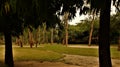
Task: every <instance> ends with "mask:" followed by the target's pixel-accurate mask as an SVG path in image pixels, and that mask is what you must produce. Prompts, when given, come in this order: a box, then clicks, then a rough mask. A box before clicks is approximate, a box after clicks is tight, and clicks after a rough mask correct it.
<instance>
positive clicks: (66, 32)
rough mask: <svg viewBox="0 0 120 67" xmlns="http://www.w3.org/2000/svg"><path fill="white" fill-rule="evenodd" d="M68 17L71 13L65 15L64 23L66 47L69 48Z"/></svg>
mask: <svg viewBox="0 0 120 67" xmlns="http://www.w3.org/2000/svg"><path fill="white" fill-rule="evenodd" d="M68 16H69V13H68V12H65V13H64V23H65V45H66V46H68Z"/></svg>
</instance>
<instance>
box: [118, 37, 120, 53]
mask: <svg viewBox="0 0 120 67" xmlns="http://www.w3.org/2000/svg"><path fill="white" fill-rule="evenodd" d="M118 51H120V35H119V38H118Z"/></svg>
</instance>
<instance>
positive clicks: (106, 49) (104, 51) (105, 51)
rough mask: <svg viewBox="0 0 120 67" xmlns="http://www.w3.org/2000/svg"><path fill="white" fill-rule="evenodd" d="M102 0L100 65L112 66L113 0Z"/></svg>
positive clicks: (101, 66) (103, 66)
mask: <svg viewBox="0 0 120 67" xmlns="http://www.w3.org/2000/svg"><path fill="white" fill-rule="evenodd" d="M102 2H103V4H102V7H101V11H100V28H99V65H100V66H99V67H112V63H111V56H110V34H109V33H110V9H111V0H104V1H102Z"/></svg>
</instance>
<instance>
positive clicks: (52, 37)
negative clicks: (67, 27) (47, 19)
mask: <svg viewBox="0 0 120 67" xmlns="http://www.w3.org/2000/svg"><path fill="white" fill-rule="evenodd" d="M52 44H53V28H51V45H52Z"/></svg>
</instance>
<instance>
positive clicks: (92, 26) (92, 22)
mask: <svg viewBox="0 0 120 67" xmlns="http://www.w3.org/2000/svg"><path fill="white" fill-rule="evenodd" d="M94 19H95V15H94V14H93V15H92V21H91V28H90V34H89V43H88V46H91V41H92V34H93V29H94Z"/></svg>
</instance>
